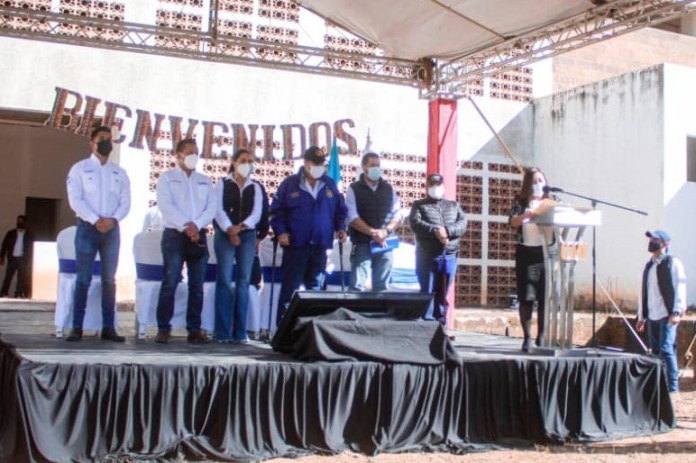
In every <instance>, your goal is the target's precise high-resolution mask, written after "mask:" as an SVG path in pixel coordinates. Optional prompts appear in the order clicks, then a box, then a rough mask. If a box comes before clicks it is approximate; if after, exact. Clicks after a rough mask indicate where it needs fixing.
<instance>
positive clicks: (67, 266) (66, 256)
mask: <svg viewBox="0 0 696 463" xmlns="http://www.w3.org/2000/svg"><path fill="white" fill-rule="evenodd" d="M76 230H77V227H75V226H72V227H68V228H66V229H64V230H61V231H60V233H58V238H57V239H56V248H57V250H58V268H59V272H58V294H57V296H56V312H55V316H54V324H55V326H56V337H59V338H60V337H62V336H63V330H64V329H65V328H71V327H72V321H73V296H74V292H75V280H76V278H77V274H76V268H75V265H76V263H75V232H76ZM96 260H97V261H99V254H97V258H96ZM114 324H115V326H118V312H117V313H116V314H115V315H114ZM82 328H83V329H85V330H101V329H102V313H101V276H100V275H92V283H91V284H90V286H89V290H88V291H87V306H86V309H85V318H84V321H83V323H82Z"/></svg>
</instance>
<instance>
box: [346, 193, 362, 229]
mask: <svg viewBox="0 0 696 463" xmlns="http://www.w3.org/2000/svg"><path fill="white" fill-rule="evenodd" d="M346 209H348V215H347V219H348V223H351V222H352V221H353V220H355V219H357V218H359V217H360V216H359V215H358V205H357V204H356V202H355V192H354V191H353V187H348V191H347V192H346Z"/></svg>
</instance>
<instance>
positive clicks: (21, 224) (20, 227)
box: [17, 222, 24, 230]
mask: <svg viewBox="0 0 696 463" xmlns="http://www.w3.org/2000/svg"><path fill="white" fill-rule="evenodd" d="M17 228H19V229H20V230H24V222H17Z"/></svg>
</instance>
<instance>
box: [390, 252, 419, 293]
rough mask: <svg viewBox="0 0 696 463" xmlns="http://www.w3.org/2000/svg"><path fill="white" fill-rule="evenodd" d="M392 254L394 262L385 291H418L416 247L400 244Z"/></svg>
mask: <svg viewBox="0 0 696 463" xmlns="http://www.w3.org/2000/svg"><path fill="white" fill-rule="evenodd" d="M392 252H393V253H394V261H393V263H392V275H391V279H390V281H389V284H387V289H388V290H389V291H420V285H419V284H418V278H417V277H416V247H415V246H414V245H412V244H409V243H404V242H401V243H399V247H398V248H396V249H394V250H393V251H392Z"/></svg>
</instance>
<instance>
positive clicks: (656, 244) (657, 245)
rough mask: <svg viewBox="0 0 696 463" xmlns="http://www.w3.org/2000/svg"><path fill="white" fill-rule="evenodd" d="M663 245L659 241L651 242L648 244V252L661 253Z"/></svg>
mask: <svg viewBox="0 0 696 463" xmlns="http://www.w3.org/2000/svg"><path fill="white" fill-rule="evenodd" d="M661 247H662V245H661V244H660V243H659V242H658V241H650V242H649V243H648V252H655V251H659V250H660V248H661Z"/></svg>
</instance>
